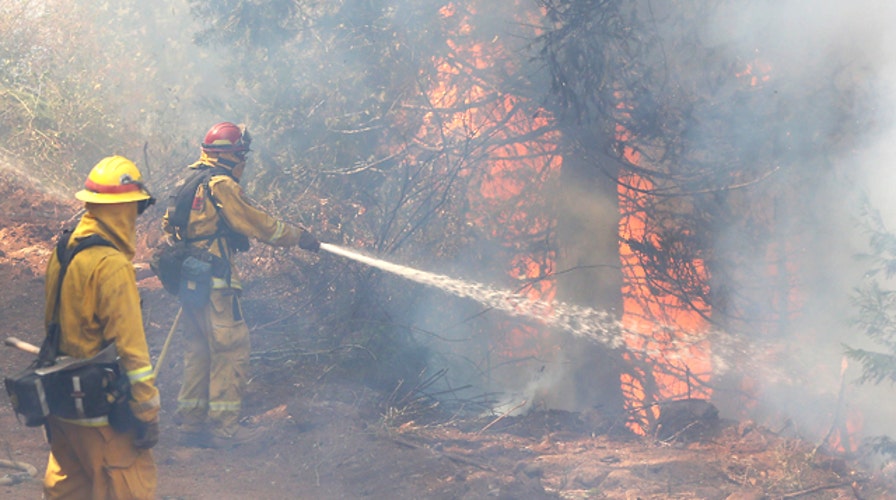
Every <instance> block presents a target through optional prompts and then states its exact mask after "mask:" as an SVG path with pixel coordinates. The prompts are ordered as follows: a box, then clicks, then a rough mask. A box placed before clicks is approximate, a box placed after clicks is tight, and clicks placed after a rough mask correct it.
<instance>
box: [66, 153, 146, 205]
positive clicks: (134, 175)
mask: <svg viewBox="0 0 896 500" xmlns="http://www.w3.org/2000/svg"><path fill="white" fill-rule="evenodd" d="M142 179H143V178H142V176H141V175H140V171H139V170H137V165H134V162H132V161H131V160H128V159H127V158H125V157H124V156H109V157H106V158H103V159H102V160H100V162H99V163H97V164H96V166H94V167H93V169H91V170H90V174H88V176H87V180H86V181H84V189H82V190H80V191H78V192H77V193H75V198H77V199H79V200H81V201H85V202H88V203H127V202H129V201H141V200H148V199H150V198H152V195H151V194H149V191H148V190H147V189H146V186H144V185H143V182H142Z"/></svg>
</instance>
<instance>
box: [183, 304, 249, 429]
mask: <svg viewBox="0 0 896 500" xmlns="http://www.w3.org/2000/svg"><path fill="white" fill-rule="evenodd" d="M184 317H186V319H187V321H186V323H185V326H186V329H185V330H186V335H185V337H186V341H187V342H186V349H185V352H184V373H183V382H182V385H181V389H180V394H178V396H177V402H178V407H177V414H178V416H179V417H180V421H181V429H182V430H185V431H199V430H202V429H203V428H205V427H208V428H209V429H211V431H212V432H213V433H214V434H216V435H220V436H223V437H227V436H230V435H232V434H233V433H234V432H236V429H237V428H238V425H239V424H238V423H239V416H240V405H241V402H242V398H243V393H244V392H245V387H246V375H247V373H248V367H249V351H250V345H249V328H248V327H247V326H246V321H245V320H244V319H243V312H242V309H241V306H240V302H239V294H238V292H237V291H235V290H232V289H213V290H212V292H211V297H210V299H209V303H208V304H207V305H206V306H205V307H204V308H202V309H201V310H189V309H184Z"/></svg>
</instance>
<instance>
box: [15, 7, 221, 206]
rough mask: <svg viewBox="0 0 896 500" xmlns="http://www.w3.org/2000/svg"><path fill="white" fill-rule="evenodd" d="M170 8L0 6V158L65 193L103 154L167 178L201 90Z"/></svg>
mask: <svg viewBox="0 0 896 500" xmlns="http://www.w3.org/2000/svg"><path fill="white" fill-rule="evenodd" d="M178 4H179V2H178V1H177V0H170V1H166V2H141V1H138V0H125V1H120V2H96V1H92V0H90V1H88V0H79V1H67V0H24V1H22V0H0V13H2V15H0V75H2V76H0V116H2V120H3V123H4V127H3V128H2V129H0V152H3V153H5V154H6V155H8V156H10V157H14V158H17V159H19V160H20V161H21V162H22V163H24V164H25V166H26V167H27V169H28V171H29V173H30V174H31V175H33V176H34V177H35V178H36V179H38V180H41V181H44V182H51V183H53V184H55V185H57V186H59V187H62V188H64V189H66V190H70V189H74V188H75V187H77V186H78V185H80V184H81V182H83V176H84V175H85V174H86V172H87V171H88V170H89V169H90V168H91V167H92V166H93V165H94V164H95V163H96V162H97V161H98V160H99V159H100V158H102V157H104V156H107V155H110V154H123V155H126V156H128V157H130V158H132V159H133V160H135V161H136V162H137V164H138V165H139V166H141V168H143V169H144V171H145V173H146V174H148V177H149V178H150V181H151V184H150V185H151V186H156V182H155V181H156V180H163V179H165V178H167V175H166V174H167V172H164V171H161V169H159V168H158V167H159V166H160V165H167V164H168V163H170V162H171V157H172V156H175V157H178V156H180V155H182V154H183V149H181V148H183V146H184V145H183V139H181V138H182V137H184V136H185V132H184V129H183V128H182V127H190V133H191V134H193V135H195V134H196V132H195V129H196V128H197V125H196V124H195V123H193V122H191V121H188V120H181V117H182V116H183V115H187V116H195V115H198V113H197V112H196V111H195V108H194V107H193V105H192V104H190V100H191V99H192V98H191V97H190V96H191V93H192V91H193V89H194V88H195V86H196V85H199V84H201V83H203V80H202V79H201V78H196V77H195V76H193V75H191V74H190V73H191V72H195V68H196V62H195V61H196V59H197V58H196V57H195V56H196V51H195V50H193V49H191V48H190V47H187V46H185V41H186V43H189V34H188V32H187V26H188V24H187V23H188V21H189V17H188V16H177V15H174V16H172V14H176V12H177V8H178ZM202 126H206V125H205V123H203V124H202ZM144 163H147V165H144ZM178 163H179V162H178ZM153 167H156V169H157V171H156V172H152V169H153ZM153 173H155V174H157V175H156V176H153V175H152V174H153ZM157 178H158V179H157Z"/></svg>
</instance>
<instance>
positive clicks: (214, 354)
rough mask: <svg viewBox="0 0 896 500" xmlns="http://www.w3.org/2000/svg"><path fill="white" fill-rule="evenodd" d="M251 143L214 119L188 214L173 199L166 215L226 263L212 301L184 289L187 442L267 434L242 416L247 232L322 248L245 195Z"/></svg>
mask: <svg viewBox="0 0 896 500" xmlns="http://www.w3.org/2000/svg"><path fill="white" fill-rule="evenodd" d="M250 144H251V137H250V135H249V133H248V131H247V130H246V128H245V127H244V126H238V125H235V124H233V123H231V122H221V123H218V124H216V125H214V126H212V127H211V129H209V131H208V133H206V135H205V138H204V140H203V141H202V145H201V147H200V153H201V154H200V157H199V160H198V161H196V162H195V163H193V164H192V165H190V166H189V171H190V172H191V175H190V177H189V178H193V177H195V176H204V178H205V182H201V183H199V184H196V183H193V184H192V185H195V186H196V187H195V188H189V189H187V190H186V191H187V194H186V195H187V196H189V199H188V201H189V200H190V199H191V200H192V202H189V203H187V204H186V206H188V207H190V209H189V216H188V217H183V216H178V217H175V212H176V210H175V204H176V203H173V204H172V205H170V206H169V207H168V211H167V212H166V214H165V216H164V218H163V222H162V227H163V229H164V230H165V231H166V232H167V233H169V234H170V235H171V236H172V237H173V239H174V240H175V241H183V242H186V243H187V244H188V245H192V246H194V247H196V248H198V249H202V250H204V251H205V252H207V253H208V254H211V255H212V256H214V258H213V259H212V261H213V263H217V264H220V263H223V264H224V265H214V266H213V267H214V268H216V270H214V272H213V273H212V277H211V290H210V292H209V294H208V298H207V300H203V301H198V303H197V301H192V300H191V301H187V300H186V299H185V296H184V292H183V291H182V292H181V294H180V300H181V306H182V307H183V317H184V318H185V319H186V322H185V323H186V328H185V330H186V332H185V336H186V349H185V353H184V369H183V380H182V385H181V389H180V393H179V394H178V397H177V413H176V415H177V420H178V424H179V431H180V443H181V444H182V445H184V446H197V447H209V448H221V449H229V448H232V447H234V446H239V445H241V444H245V443H248V442H251V441H255V440H257V439H258V438H259V437H260V436H261V433H262V431H261V430H260V429H258V428H254V429H253V428H250V427H246V426H243V425H241V424H240V423H239V417H240V411H241V405H242V400H243V396H244V393H245V389H246V380H247V371H248V365H249V351H250V344H249V329H248V327H247V326H246V321H245V319H244V318H243V311H242V308H241V306H240V293H241V290H242V285H241V283H240V278H239V274H238V272H237V269H236V268H235V267H234V265H233V260H232V257H233V255H234V254H235V253H236V252H239V251H245V250H248V248H249V238H252V239H256V240H258V241H261V242H263V243H265V244H268V245H273V246H279V247H291V246H296V245H298V246H299V247H300V248H302V249H304V250H309V251H313V252H317V251H318V250H319V249H320V242H318V240H317V238H315V237H314V236H313V235H312V234H311V232H310V231H309V230H307V229H305V228H303V227H297V226H293V225H290V224H287V223H285V222H283V221H281V220H279V219H277V218H275V217H273V216H271V215H269V214H268V213H266V212H265V211H263V210H261V209H259V208H258V207H256V206H255V205H254V204H253V203H252V202H251V201H249V200H248V199H247V198H246V196H245V195H244V194H243V191H242V188H241V187H240V184H239V181H240V178H241V177H242V175H243V170H244V169H245V167H246V159H247V155H248V154H249V151H250V149H249V146H250ZM186 185H188V186H189V185H191V183H189V182H187V183H186ZM192 189H195V191H193V190H192ZM183 191H184V188H181V190H180V194H179V196H181V197H182V196H183V193H182V192H183ZM180 205H181V206H184V204H180ZM176 220H187V221H188V222H187V224H186V227H178V225H177V224H176V223H175V221H176Z"/></svg>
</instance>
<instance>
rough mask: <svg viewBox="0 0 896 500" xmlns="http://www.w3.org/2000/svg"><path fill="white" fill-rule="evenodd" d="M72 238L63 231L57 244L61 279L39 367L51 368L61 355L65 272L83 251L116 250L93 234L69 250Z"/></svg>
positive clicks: (53, 298) (53, 297) (57, 282)
mask: <svg viewBox="0 0 896 500" xmlns="http://www.w3.org/2000/svg"><path fill="white" fill-rule="evenodd" d="M71 237H72V232H71V231H69V230H66V231H63V233H62V235H61V236H60V237H59V241H57V242H56V259H57V260H58V261H59V279H58V280H57V281H56V292H55V293H54V294H53V295H52V300H53V316H52V317H51V319H50V324H49V325H47V335H46V337H44V341H43V343H42V344H41V346H40V353H38V355H37V364H38V366H39V367H40V366H49V365H52V364H53V363H54V361H55V360H56V356H57V355H58V354H59V341H60V336H61V333H62V331H61V328H60V325H59V303H60V301H61V297H60V293H61V291H62V280H63V279H64V278H65V272H66V271H67V270H68V265H69V264H70V263H71V261H72V260H73V259H74V258H75V255H77V254H78V252H80V251H81V250H84V249H85V248H89V247H95V246H106V247H112V248H116V247H115V245H113V244H112V243H111V242H110V241H109V240H107V239H105V238H103V237H102V236H100V235H98V234H91V235H90V236H87V237H86V238H82V239H80V240H78V243H77V244H76V245H75V246H74V247H73V248H72V249H68V242H69V240H70V239H71Z"/></svg>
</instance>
